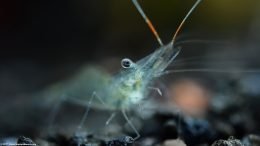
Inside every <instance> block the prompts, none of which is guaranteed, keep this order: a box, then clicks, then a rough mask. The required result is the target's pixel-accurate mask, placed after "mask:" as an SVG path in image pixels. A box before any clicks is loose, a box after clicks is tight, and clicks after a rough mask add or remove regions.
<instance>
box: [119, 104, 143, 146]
mask: <svg viewBox="0 0 260 146" xmlns="http://www.w3.org/2000/svg"><path fill="white" fill-rule="evenodd" d="M121 112H122V114H123V116H124V118H125V120H126V122H127V123H128V124H129V125H130V127H131V128H132V129H133V130H134V132H135V134H136V137H135V138H134V139H133V140H134V141H135V140H137V139H138V138H139V137H140V136H141V135H140V133H139V132H138V131H137V129H136V128H135V126H134V125H133V123H132V122H131V120H130V119H129V118H128V116H127V115H126V111H125V110H124V109H122V110H121Z"/></svg>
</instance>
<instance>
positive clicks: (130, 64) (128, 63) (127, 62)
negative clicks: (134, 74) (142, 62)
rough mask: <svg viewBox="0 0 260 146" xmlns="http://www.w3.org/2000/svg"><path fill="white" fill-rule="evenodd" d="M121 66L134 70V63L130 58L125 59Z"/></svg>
mask: <svg viewBox="0 0 260 146" xmlns="http://www.w3.org/2000/svg"><path fill="white" fill-rule="evenodd" d="M121 66H122V67H123V68H132V67H133V66H134V63H133V61H132V60H130V59H128V58H124V59H122V61H121Z"/></svg>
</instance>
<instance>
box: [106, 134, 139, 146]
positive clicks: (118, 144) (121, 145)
mask: <svg viewBox="0 0 260 146" xmlns="http://www.w3.org/2000/svg"><path fill="white" fill-rule="evenodd" d="M133 142H134V139H133V138H132V137H130V136H121V137H118V138H116V139H113V140H110V141H108V142H107V143H106V146H130V145H131V144H132V143H133Z"/></svg>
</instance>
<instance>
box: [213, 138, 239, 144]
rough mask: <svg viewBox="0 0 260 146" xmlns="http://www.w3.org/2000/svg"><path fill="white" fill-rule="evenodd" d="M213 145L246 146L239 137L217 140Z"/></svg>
mask: <svg viewBox="0 0 260 146" xmlns="http://www.w3.org/2000/svg"><path fill="white" fill-rule="evenodd" d="M211 146H244V145H243V144H242V142H241V141H240V140H238V139H235V138H233V137H230V138H229V139H228V140H222V139H221V140H217V141H215V142H214V143H213V144H212V145H211Z"/></svg>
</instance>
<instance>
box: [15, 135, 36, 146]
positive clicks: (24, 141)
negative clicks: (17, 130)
mask: <svg viewBox="0 0 260 146" xmlns="http://www.w3.org/2000/svg"><path fill="white" fill-rule="evenodd" d="M17 144H32V145H36V144H35V143H34V142H33V141H32V140H31V139H30V138H27V137H24V136H20V137H19V138H18V139H17Z"/></svg>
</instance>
